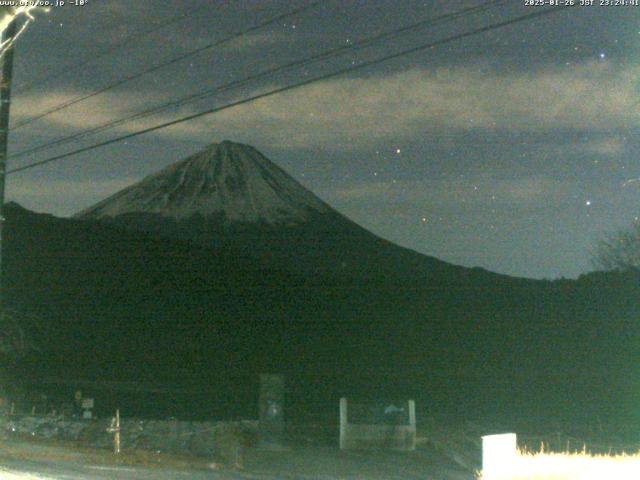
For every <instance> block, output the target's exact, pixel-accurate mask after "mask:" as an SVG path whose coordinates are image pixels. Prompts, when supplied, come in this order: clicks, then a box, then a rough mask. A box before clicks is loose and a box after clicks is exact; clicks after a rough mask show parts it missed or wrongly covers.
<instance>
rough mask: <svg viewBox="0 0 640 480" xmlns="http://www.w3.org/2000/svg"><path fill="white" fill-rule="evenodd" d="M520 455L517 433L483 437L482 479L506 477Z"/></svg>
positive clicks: (489, 479) (491, 479)
mask: <svg viewBox="0 0 640 480" xmlns="http://www.w3.org/2000/svg"><path fill="white" fill-rule="evenodd" d="M517 457H518V443H517V438H516V434H515V433H504V434H501V435H486V436H484V437H482V479H483V480H494V479H498V478H506V477H505V475H507V474H508V473H509V471H510V470H512V468H513V466H514V465H515V463H516V461H517Z"/></svg>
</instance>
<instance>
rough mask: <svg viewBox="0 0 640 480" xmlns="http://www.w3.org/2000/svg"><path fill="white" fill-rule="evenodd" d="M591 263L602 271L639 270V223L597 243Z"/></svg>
mask: <svg viewBox="0 0 640 480" xmlns="http://www.w3.org/2000/svg"><path fill="white" fill-rule="evenodd" d="M593 263H594V265H595V266H596V267H599V268H602V269H604V270H640V222H636V223H634V224H633V225H632V226H631V227H630V228H627V229H624V230H619V231H618V232H616V233H614V234H613V235H609V236H608V237H607V238H605V239H603V240H601V241H599V242H598V244H597V246H596V249H595V253H594V257H593Z"/></svg>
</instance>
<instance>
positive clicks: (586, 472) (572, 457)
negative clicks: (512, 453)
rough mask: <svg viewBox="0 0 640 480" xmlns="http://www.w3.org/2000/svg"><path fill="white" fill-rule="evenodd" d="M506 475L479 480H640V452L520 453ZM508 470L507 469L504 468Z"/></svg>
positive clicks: (503, 472)
mask: <svg viewBox="0 0 640 480" xmlns="http://www.w3.org/2000/svg"><path fill="white" fill-rule="evenodd" d="M509 463H511V464H510V465H509V464H505V465H503V466H501V470H502V472H501V473H500V474H498V475H493V476H492V477H484V476H483V475H482V474H481V473H480V474H479V475H478V480H608V479H611V480H638V479H640V452H639V453H636V454H621V455H591V454H589V453H587V452H580V453H545V452H540V453H529V452H523V451H520V452H518V455H517V457H516V458H515V459H514V460H513V461H512V462H509ZM502 467H504V468H502Z"/></svg>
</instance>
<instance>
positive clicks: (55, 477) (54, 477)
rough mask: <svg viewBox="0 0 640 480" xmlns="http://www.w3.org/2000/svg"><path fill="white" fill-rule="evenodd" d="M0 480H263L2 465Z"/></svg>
mask: <svg viewBox="0 0 640 480" xmlns="http://www.w3.org/2000/svg"><path fill="white" fill-rule="evenodd" d="M2 463H3V465H2V467H0V478H1V479H2V480H121V479H122V480H124V479H127V480H189V479H193V480H205V479H206V480H248V479H256V480H257V479H266V478H267V477H259V476H254V475H239V474H238V473H234V472H215V471H196V470H192V471H188V472H177V471H171V470H159V469H146V468H131V467H112V466H104V467H102V466H86V465H80V464H77V463H67V462H55V463H53V462H32V461H9V462H7V461H3V462H2Z"/></svg>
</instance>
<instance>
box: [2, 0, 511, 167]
mask: <svg viewBox="0 0 640 480" xmlns="http://www.w3.org/2000/svg"><path fill="white" fill-rule="evenodd" d="M505 1H506V0H490V1H487V2H484V3H483V4H481V5H478V6H475V7H467V8H464V9H461V10H457V11H455V12H451V13H448V14H444V15H440V16H437V17H432V18H428V19H425V20H422V21H420V22H417V23H414V24H411V25H408V26H405V27H401V28H399V29H395V30H392V31H389V32H383V33H381V34H378V35H375V36H373V37H369V38H366V39H364V40H361V41H358V42H355V43H353V44H350V45H341V46H339V47H337V48H333V49H330V50H327V51H324V52H321V53H319V54H316V55H313V56H311V57H307V58H304V59H301V60H296V61H293V62H289V63H287V64H285V65H281V66H278V67H274V68H271V69H267V70H263V71H262V72H260V73H257V74H255V75H251V76H249V77H246V78H243V79H241V80H234V81H232V82H230V83H226V84H224V85H220V86H218V87H216V88H214V89H208V90H204V91H201V92H198V93H195V94H190V95H187V96H185V97H182V98H181V99H178V100H174V101H170V102H166V103H163V104H160V105H157V106H155V107H152V108H150V109H147V110H144V111H142V112H138V113H134V114H132V115H128V116H125V117H123V118H120V119H115V120H112V121H109V122H106V123H103V124H102V125H98V126H96V127H93V128H90V129H88V130H85V131H82V132H78V133H75V134H72V135H68V136H66V137H60V138H58V139H55V140H52V141H49V142H46V143H44V144H41V145H38V146H35V147H31V148H28V149H25V150H22V151H20V152H17V153H15V154H13V155H11V156H10V157H9V158H17V157H21V156H24V155H27V154H30V153H35V152H38V151H41V150H45V149H48V148H50V147H53V146H56V145H60V144H63V143H67V142H70V141H72V140H77V139H79V138H82V137H85V136H87V135H92V134H95V133H99V132H102V131H105V130H108V129H111V128H113V127H116V126H119V125H122V124H124V123H128V122H130V121H132V120H140V119H142V118H146V117H148V116H151V115H154V114H156V113H160V112H162V111H165V110H168V109H170V108H178V107H181V106H184V105H187V104H189V103H193V102H196V101H199V100H203V99H205V98H208V97H211V96H213V95H215V94H218V93H221V92H223V91H225V90H229V89H231V88H234V87H239V86H242V85H244V84H246V83H249V82H251V81H254V80H257V79H260V78H263V77H268V76H272V75H274V74H276V73H281V72H284V71H286V70H290V69H292V68H297V67H303V66H306V65H309V64H312V63H315V62H319V61H322V60H327V59H329V58H332V57H335V56H338V55H340V54H342V53H345V52H349V51H351V50H358V49H361V48H364V47H367V46H370V45H372V44H373V43H375V42H378V41H380V40H384V39H388V38H392V37H396V36H398V35H400V34H403V33H406V32H408V31H412V30H416V29H418V28H423V27H426V26H433V25H436V24H439V23H444V22H446V21H451V20H456V19H459V18H463V17H465V16H469V15H472V14H476V13H479V12H481V11H484V10H488V9H489V8H491V7H493V6H495V5H497V4H500V3H504V2H505Z"/></svg>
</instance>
